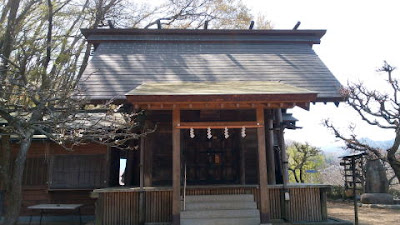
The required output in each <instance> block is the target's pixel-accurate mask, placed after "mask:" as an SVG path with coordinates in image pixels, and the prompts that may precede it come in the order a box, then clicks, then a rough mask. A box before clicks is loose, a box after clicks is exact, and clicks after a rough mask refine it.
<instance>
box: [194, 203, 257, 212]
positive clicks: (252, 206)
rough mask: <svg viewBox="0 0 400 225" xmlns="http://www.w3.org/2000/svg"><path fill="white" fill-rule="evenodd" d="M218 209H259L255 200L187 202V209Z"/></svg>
mask: <svg viewBox="0 0 400 225" xmlns="http://www.w3.org/2000/svg"><path fill="white" fill-rule="evenodd" d="M218 209H257V203H256V202H254V201H252V202H251V201H246V202H239V201H224V202H190V203H187V204H186V210H188V211H189V210H218Z"/></svg>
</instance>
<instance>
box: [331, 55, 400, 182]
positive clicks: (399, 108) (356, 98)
mask: <svg viewBox="0 0 400 225" xmlns="http://www.w3.org/2000/svg"><path fill="white" fill-rule="evenodd" d="M394 70H395V67H392V66H391V65H389V64H388V63H387V62H386V61H385V62H384V65H383V66H382V67H381V68H380V69H379V70H378V71H379V72H383V73H385V74H386V76H387V78H386V79H385V81H386V84H387V88H386V89H385V91H379V90H376V89H369V88H367V87H366V86H365V85H364V84H363V83H354V84H348V85H347V87H345V88H343V90H342V93H343V96H344V97H346V99H347V101H346V102H347V104H349V105H350V106H351V107H352V108H353V109H354V110H355V111H356V112H357V113H358V115H359V116H360V118H361V119H362V120H363V121H365V122H366V123H368V124H369V125H370V126H373V127H378V128H380V129H384V130H391V131H393V135H394V137H395V138H394V141H393V143H392V144H391V146H390V147H389V148H387V149H381V148H379V147H375V146H372V145H370V144H369V143H367V142H365V141H363V140H360V139H359V138H358V136H357V135H356V134H355V133H354V127H351V129H350V132H351V134H350V135H345V134H343V133H342V132H341V131H340V130H339V129H337V128H336V127H335V126H334V125H333V124H332V123H331V122H330V121H329V120H325V122H324V123H325V126H326V127H328V128H329V129H330V130H332V131H333V133H334V134H335V136H336V137H337V138H339V139H341V140H343V141H344V142H345V144H346V146H347V148H348V149H352V150H354V151H363V152H367V153H368V154H369V156H370V157H373V158H378V159H381V160H383V161H385V162H388V163H389V165H390V167H391V168H392V169H393V172H394V174H395V176H396V177H397V179H399V178H400V157H399V146H400V99H399V93H400V87H399V81H398V79H397V78H395V76H394V75H393V71H394ZM386 90H387V92H386Z"/></svg>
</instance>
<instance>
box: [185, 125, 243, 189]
mask: <svg viewBox="0 0 400 225" xmlns="http://www.w3.org/2000/svg"><path fill="white" fill-rule="evenodd" d="M185 131H186V132H183V143H184V145H183V165H184V164H185V163H186V168H187V184H188V185H207V184H239V183H240V150H241V129H228V130H227V134H228V135H229V136H226V131H225V130H224V129H212V130H211V136H209V135H208V134H207V129H196V130H193V131H194V132H193V133H194V137H193V138H191V137H190V131H189V130H185Z"/></svg>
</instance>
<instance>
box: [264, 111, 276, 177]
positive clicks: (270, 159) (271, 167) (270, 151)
mask: <svg viewBox="0 0 400 225" xmlns="http://www.w3.org/2000/svg"><path fill="white" fill-rule="evenodd" d="M265 127H266V131H267V169H268V184H276V178H275V153H274V130H273V129H274V120H273V117H272V113H271V112H269V113H268V118H267V120H266V124H265Z"/></svg>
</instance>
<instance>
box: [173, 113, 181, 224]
mask: <svg viewBox="0 0 400 225" xmlns="http://www.w3.org/2000/svg"><path fill="white" fill-rule="evenodd" d="M180 115H181V113H180V109H179V108H177V107H176V108H174V109H173V110H172V224H173V225H179V224H180V213H181V193H180V192H181V146H180V145H181V140H180V139H181V136H180V130H179V129H178V128H177V126H178V125H179V124H180V117H181V116H180Z"/></svg>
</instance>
